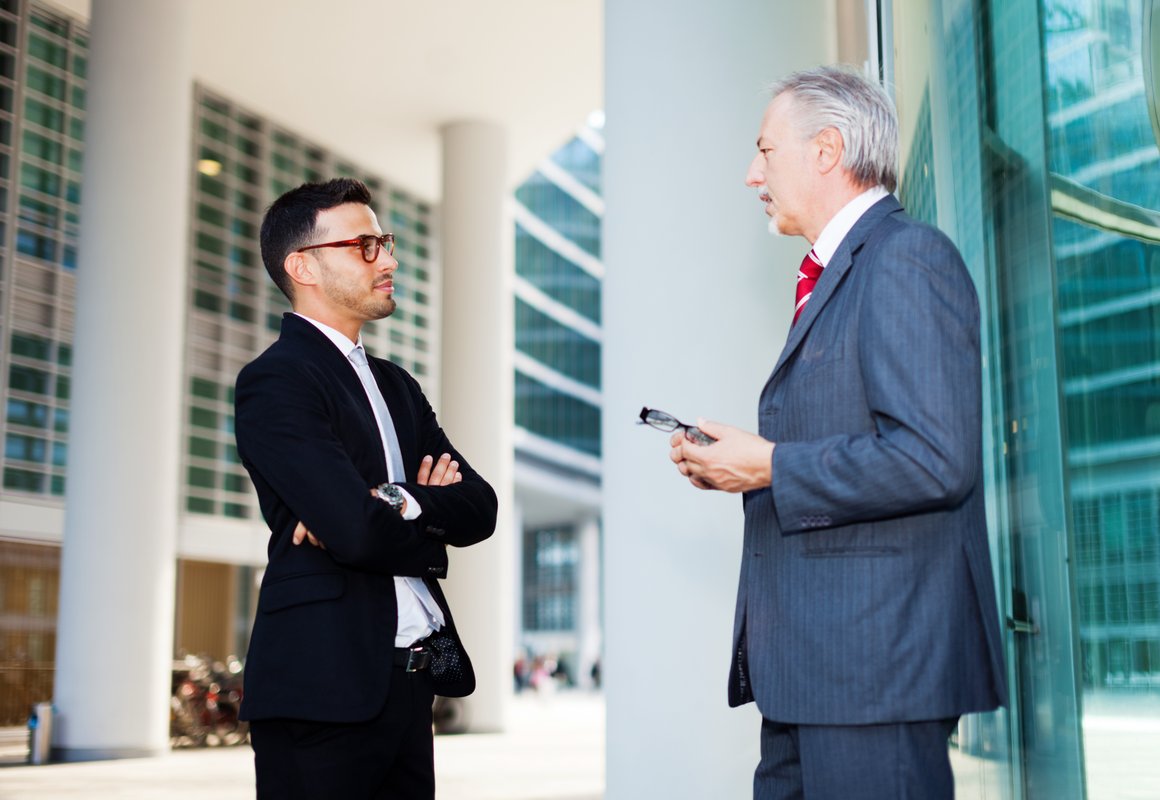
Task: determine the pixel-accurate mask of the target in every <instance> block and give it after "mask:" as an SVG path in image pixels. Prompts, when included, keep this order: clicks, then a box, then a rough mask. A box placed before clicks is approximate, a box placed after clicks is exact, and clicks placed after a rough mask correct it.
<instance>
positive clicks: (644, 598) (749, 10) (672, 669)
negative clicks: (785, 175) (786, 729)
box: [603, 0, 835, 800]
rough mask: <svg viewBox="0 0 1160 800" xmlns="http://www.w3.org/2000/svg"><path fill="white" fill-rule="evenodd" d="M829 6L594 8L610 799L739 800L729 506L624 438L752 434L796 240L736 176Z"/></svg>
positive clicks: (748, 743) (751, 732) (627, 4)
mask: <svg viewBox="0 0 1160 800" xmlns="http://www.w3.org/2000/svg"><path fill="white" fill-rule="evenodd" d="M830 4H831V2H830V1H829V0H827V2H823V3H788V2H778V3H769V2H766V3H758V2H753V1H752V0H721V2H717V3H704V2H694V1H693V0H676V2H673V0H617V2H614V3H606V4H605V7H604V13H605V112H606V116H607V123H606V126H605V140H606V143H607V147H606V149H605V159H604V200H605V203H606V206H607V209H608V213H607V214H606V215H605V218H604V261H605V265H606V270H607V272H606V278H605V280H604V336H605V342H606V343H607V344H606V346H605V347H604V350H603V368H604V387H605V388H604V498H605V515H604V534H605V539H604V551H605V558H604V569H605V572H604V585H605V608H606V610H607V613H606V614H605V648H604V653H605V663H604V679H605V683H604V685H605V696H606V698H607V703H608V706H607V709H608V716H607V725H608V735H607V759H608V760H607V793H606V795H605V796H606V797H607V798H608V800H629V799H630V798H632V799H635V798H640V797H672V798H694V797H713V798H716V797H730V798H741V797H749V796H751V793H752V776H753V769H754V767H755V766H756V765H757V761H758V734H759V727H760V720H759V716H758V713H757V711H756V709H755V708H754V706H752V705H750V706H748V707H746V708H742V709H737V710H733V709H729V708H728V706H727V702H726V679H727V676H728V670H729V663H730V650H731V634H732V630H733V607H734V601H735V597H736V589H737V576H738V571H739V567H740V552H741V535H742V518H741V500H740V498H739V497H737V496H736V495H724V494H719V493H710V492H700V491H697V490H695V489H693V488H692V487H691V486H690V485H689V484H688V482H687V481H685V480H684V479H683V478H681V477H680V476H679V475H678V474H677V472H676V470H675V468H674V467H673V465H672V463H671V462H670V461H669V458H668V449H669V448H668V443H667V436H666V435H665V434H663V433H660V432H659V431H654V430H651V429H648V428H644V427H635V426H634V425H633V421H634V418H635V416H636V414H637V412H638V411H639V410H640V407H641V406H642V405H649V406H652V407H658V408H661V409H663V410H665V411H668V412H670V413H672V414H675V415H676V416H677V417H678V418H680V419H682V420H685V421H687V422H693V421H695V420H696V418H697V416H698V415H701V416H705V417H708V418H711V419H716V420H720V421H723V422H728V423H732V424H736V425H740V426H744V427H745V428H747V429H749V430H753V429H754V428H755V427H756V420H757V398H758V394H759V392H760V390H761V387H762V385H763V384H764V382H765V380H766V378H767V377H768V375H769V372H770V370H771V369H772V368H773V365H774V363H775V361H776V359H777V356H778V353H779V351H780V349H781V346H782V344H783V343H784V341H785V333H786V331H787V330H788V328H789V323H790V311H791V308H792V305H793V293H794V276H795V273H796V268H797V265H798V263H799V262H800V260H801V257H802V254H803V250H802V246H803V244H804V242H803V241H802V240H788V239H785V240H776V239H773V238H771V237H770V236H769V234H768V233H767V229H766V218H765V216H764V214H763V213H762V208H761V206H760V204H759V203H758V201H757V197H756V192H755V191H754V190H752V189H749V188H746V186H745V185H744V180H745V171H746V167H747V166H748V164H749V161H750V160H751V159H752V158H753V155H754V153H755V147H754V142H755V140H756V139H757V135H758V127H759V123H760V120H761V114H762V112H763V110H764V108H765V105H766V102H767V99H768V97H767V95H766V94H765V92H764V87H765V86H767V85H768V84H769V83H771V82H772V81H773V80H774V79H775V78H777V77H779V76H780V75H782V74H784V73H785V72H788V71H790V70H793V69H797V68H803V67H808V66H813V65H815V64H818V63H821V62H824V61H827V60H829V59H830V58H831V56H830V53H831V52H832V49H833V47H834V45H833V41H834V39H835V37H834V35H833V33H832V31H827V30H826V26H825V24H824V21H825V20H826V19H828V18H829V16H830V12H829V11H828V8H829V6H830ZM658 26H659V27H658Z"/></svg>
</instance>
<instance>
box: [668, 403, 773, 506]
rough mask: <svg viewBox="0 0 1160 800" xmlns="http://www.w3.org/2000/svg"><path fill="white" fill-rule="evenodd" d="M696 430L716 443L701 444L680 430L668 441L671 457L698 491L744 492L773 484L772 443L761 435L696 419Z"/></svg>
mask: <svg viewBox="0 0 1160 800" xmlns="http://www.w3.org/2000/svg"><path fill="white" fill-rule="evenodd" d="M697 427H698V428H700V429H701V430H702V431H704V432H705V433H707V434H709V435H710V436H712V437H713V438H714V439H716V440H717V441H716V442H714V443H713V444H710V445H699V444H694V443H693V442H690V441H689V440H688V439H687V438H685V432H684V431H681V430H678V431H676V432H674V433H673V435H672V438H670V439H669V444H671V445H672V448H673V449H672V450H671V451H669V458H671V459H672V460H673V462H674V463H675V464H676V465H677V469H678V470H679V471H680V473H681V474H682V475H684V476H685V477H687V478H688V479H689V482H690V483H692V484H693V485H694V486H696V487H697V488H698V489H719V490H720V491H723V492H745V491H748V490H750V489H762V488H764V487H766V486H769V485H770V482H771V472H772V469H773V447H774V445H773V442H771V441H769V440H768V439H763V438H761V437H760V436H758V435H756V434H753V433H749V432H747V431H743V430H741V429H740V428H734V427H732V426H731V425H722V424H721V423H718V422H710V421H709V420H697Z"/></svg>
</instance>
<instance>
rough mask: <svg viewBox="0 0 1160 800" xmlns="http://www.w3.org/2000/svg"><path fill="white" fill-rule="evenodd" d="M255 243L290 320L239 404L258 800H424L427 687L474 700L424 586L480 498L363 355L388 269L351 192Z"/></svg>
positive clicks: (399, 385) (464, 668)
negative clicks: (257, 522) (261, 571)
mask: <svg viewBox="0 0 1160 800" xmlns="http://www.w3.org/2000/svg"><path fill="white" fill-rule="evenodd" d="M261 247H262V260H263V261H264V262H265V265H266V269H267V271H268V272H269V273H270V277H271V278H272V279H273V280H274V283H275V284H277V286H278V287H279V288H280V289H281V290H282V292H283V293H284V294H285V295H286V296H287V297H288V298H289V299H290V303H291V305H292V307H293V309H294V311H293V313H288V314H286V315H285V316H284V318H283V320H282V331H281V335H280V336H279V338H278V340H277V341H276V342H275V343H274V344H273V345H271V346H270V348H269V349H268V350H266V351H265V352H264V353H263V354H262V355H260V356H259V357H258V358H257V359H255V360H254V361H253V362H251V363H250V364H249V365H247V366H246V367H245V368H244V369H243V370H242V371H241V373H240V374H239V376H238V381H237V391H236V404H237V409H236V434H237V442H238V453H239V455H240V456H241V458H242V462H243V464H245V466H246V469H247V470H248V471H249V473H250V477H251V478H252V479H253V482H254V486H255V488H256V489H257V492H258V498H259V501H260V502H261V507H262V514H263V516H264V517H265V519H266V522H267V524H268V525H269V526H270V530H271V534H270V542H269V546H268V556H269V565H268V566H267V568H266V571H265V575H264V576H263V580H262V588H261V590H260V593H259V596H258V614H257V619H256V620H255V622H254V631H253V635H252V637H251V641H250V649H249V654H248V656H247V660H246V673H245V695H244V698H243V703H242V716H243V718H245V719H249V720H250V731H251V741H252V744H253V748H254V755H255V759H254V760H255V768H256V772H257V790H258V797H260V798H280V799H281V798H304V799H305V798H311V800H315V799H317V798H331V797H333V798H388V797H389V798H415V799H416V800H420V799H422V800H430V798H433V797H434V796H435V775H434V763H433V742H432V729H431V722H432V720H431V703H432V700H433V696H434V693H435V692H436V691H437V692H438V693H439V694H442V695H447V696H462V695H466V694H469V693H470V692H471V691H472V690H473V689H474V686H475V677H474V673H473V672H472V670H471V663H470V661H469V660H468V659H467V655H466V653H465V652H463V649H462V647H461V645H460V644H459V637H458V634H457V633H456V631H455V624H454V622H453V620H452V617H451V611H450V609H449V608H448V606H447V601H446V598H445V597H444V595H443V592H442V590H441V589H440V587H439V583H438V580H437V579H439V578H442V577H444V576H445V574H446V569H447V552H446V548H447V546H448V545H451V546H455V547H463V546H467V545H471V544H475V543H477V542H480V541H482V540H483V539H486V538H487V537H488V536H490V535H491V533H492V531H493V530H494V528H495V520H496V496H495V493H494V492H493V491H492V489H491V487H490V486H489V485H488V484H487V482H486V481H484V479H483V478H482V477H480V476H479V475H478V474H477V473H476V472H475V471H474V470H473V469H472V468H471V467H470V465H469V464H468V463H467V461H466V460H464V458H463V456H462V455H460V454H459V453H458V452H457V451H456V450H455V448H454V447H453V446H452V444H451V442H450V441H449V440H448V439H447V437H446V435H445V434H444V433H443V430H442V428H440V426H439V423H438V421H437V420H436V418H435V413H434V411H433V410H432V409H431V406H430V405H429V404H428V402H427V399H426V398H425V397H424V396H423V393H422V391H420V389H419V385H418V384H417V383H416V381H415V380H414V378H412V377H411V376H410V375H409V374H408V373H407V372H406V371H405V370H404V369H402V368H401V367H399V366H397V365H395V364H393V363H391V362H390V361H386V360H382V359H378V358H375V357H373V356H369V355H368V354H367V353H366V352H365V350H364V349H363V346H362V340H361V337H360V334H359V332H360V330H361V328H362V326H363V324H364V323H366V322H368V321H370V320H376V319H383V318H384V317H387V316H389V315H390V314H391V313H392V312H393V311H394V310H395V300H394V297H393V294H394V282H393V277H394V274H395V271H396V270H397V269H398V268H399V264H398V262H397V261H396V260H395V259H394V257H393V253H394V236H393V235H392V234H390V233H387V234H384V233H383V232H382V229H381V228H380V227H379V224H378V220H377V219H376V217H375V213H374V211H373V210H372V209H371V196H370V192H369V191H368V190H367V188H366V187H365V186H364V185H363V184H362V183H360V182H358V181H354V180H349V179H337V180H332V181H329V182H327V183H308V184H305V185H303V186H300V187H298V188H297V189H294V190H292V191H290V192H287V193H286V194H284V195H282V196H281V197H280V198H278V199H277V200H276V201H275V202H274V203H273V204H272V205H271V206H270V208H269V209H268V210H267V212H266V216H265V219H264V220H263V222H262V231H261ZM448 648H449V649H448Z"/></svg>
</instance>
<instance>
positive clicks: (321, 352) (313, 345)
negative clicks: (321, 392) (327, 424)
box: [282, 313, 407, 470]
mask: <svg viewBox="0 0 1160 800" xmlns="http://www.w3.org/2000/svg"><path fill="white" fill-rule="evenodd" d="M282 338H284V339H287V340H289V341H291V342H293V343H294V344H295V345H296V346H297V347H299V348H302V349H304V350H305V352H306V355H305V356H304V358H306V359H308V360H310V361H312V362H313V363H315V364H318V365H319V366H321V367H324V368H325V369H327V370H328V371H329V372H330V373H331V374H332V375H333V378H334V381H335V383H336V386H335V392H334V395H335V399H336V400H338V401H341V399H342V396H343V395H346V396H348V397H351V398H353V399H354V406H355V408H354V410H355V412H356V413H357V414H359V417H360V419H361V421H362V424H363V426H364V427H366V428H367V429H368V430H369V431H372V432H373V433H374V435H373V436H369V435H368V436H367V437H366V442H367V443H368V444H367V447H371V448H374V451H375V454H376V456H377V458H378V461H377V462H376V463H381V464H383V465H384V470H385V469H386V463H387V454H386V453H384V452H383V442H382V436H381V435H380V434H379V426H378V424H377V423H376V422H375V412H374V410H373V409H372V408H371V401H370V399H369V398H368V397H367V392H366V389H364V388H363V385H362V381H361V380H359V377H358V373H356V372H355V370H354V365H353V364H351V363H350V359H348V358H347V357H346V356H344V355H343V354H342V352H341V351H340V350H339V349H338V348H337V347H335V346H334V343H333V342H331V341H330V340H329V339H328V338H326V335H325V334H324V333H323V332H322V331H320V330H318V328H316V327H314V326H313V325H311V324H310V323H309V322H307V321H306V320H304V319H302V318H301V317H299V316H298V315H296V314H290V313H287V314H285V315H284V316H283V317H282ZM370 363H371V365H372V367H371V371H372V372H374V373H375V381H376V382H377V383H378V384H379V390H380V391H382V383H383V382H382V380H381V379H380V377H379V373H378V372H377V371H376V370H375V368H374V366H373V365H374V359H370ZM383 396H384V397H385V398H386V400H387V407H388V408H390V410H391V413H392V414H394V413H395V411H394V408H393V407H392V404H391V400H390V395H389V394H387V393H386V392H383ZM341 405H342V406H345V407H347V408H349V407H350V404H349V403H341ZM403 463H404V464H406V463H407V461H406V460H404V461H403Z"/></svg>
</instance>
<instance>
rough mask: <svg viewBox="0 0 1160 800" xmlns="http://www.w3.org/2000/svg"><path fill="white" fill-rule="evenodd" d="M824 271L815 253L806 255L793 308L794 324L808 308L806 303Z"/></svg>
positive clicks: (799, 272) (800, 270) (800, 269)
mask: <svg viewBox="0 0 1160 800" xmlns="http://www.w3.org/2000/svg"><path fill="white" fill-rule="evenodd" d="M822 269H823V267H822V262H820V261H818V257H817V256H815V255H814V251H813V250H810V252H808V253H806V257H805V258H803V259H802V265H801V267H799V268H798V276H797V294H796V296H795V300H794V307H793V321H794V323H796V322H797V321H798V317H800V316H801V315H802V309H803V308H805V307H806V301H807V300H809V299H810V295H811V294H813V293H814V284H816V283H817V282H818V278H820V277H821V276H822ZM792 324H793V323H791V326H792Z"/></svg>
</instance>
